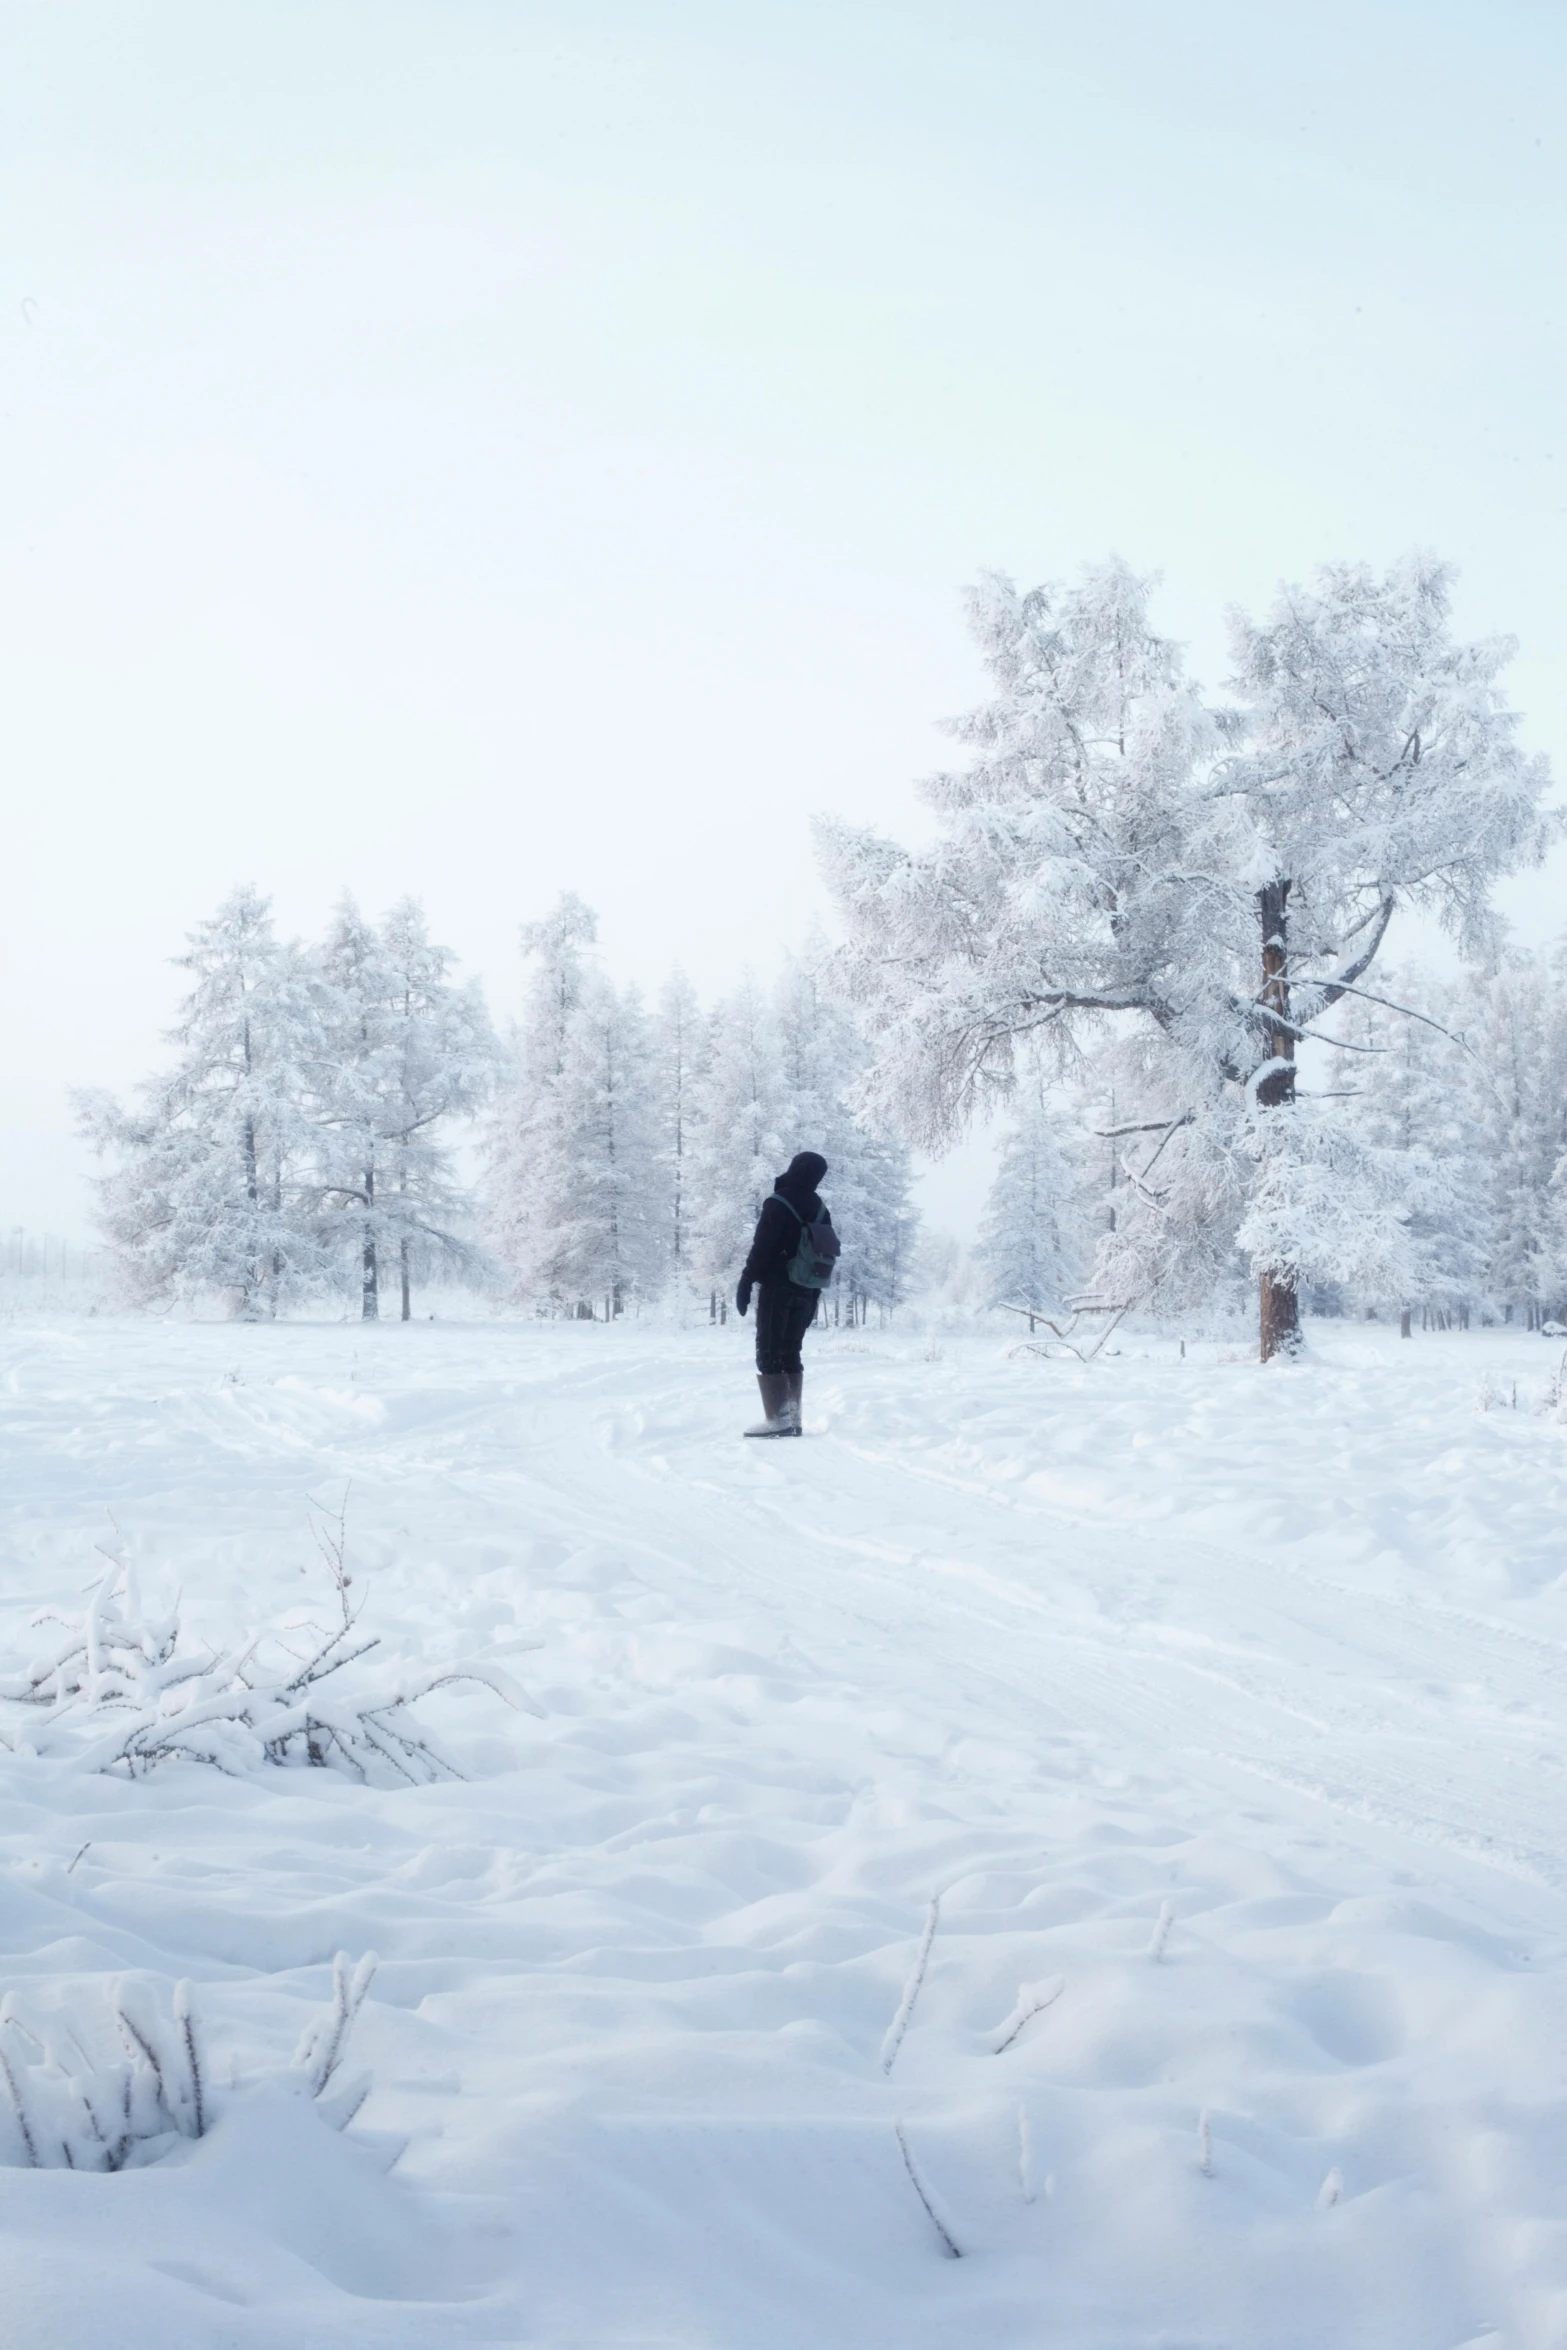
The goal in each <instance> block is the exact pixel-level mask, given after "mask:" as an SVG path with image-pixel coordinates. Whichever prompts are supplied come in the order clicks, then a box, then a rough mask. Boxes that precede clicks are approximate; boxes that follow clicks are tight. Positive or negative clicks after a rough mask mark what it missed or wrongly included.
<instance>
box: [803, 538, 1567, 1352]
mask: <svg viewBox="0 0 1567 2350" xmlns="http://www.w3.org/2000/svg"><path fill="white" fill-rule="evenodd" d="M1150 588H1151V582H1149V581H1147V580H1145V579H1140V578H1138V577H1136V576H1135V575H1134V574H1133V573H1131V572H1130V571H1129V570H1128V569H1127V568H1126V567H1125V566H1124V565H1122V564H1119V563H1110V564H1107V565H1104V566H1102V567H1100V568H1099V569H1097V570H1092V571H1090V572H1088V573H1087V574H1086V575H1085V576H1084V578H1083V580H1082V581H1081V582H1080V584H1079V585H1078V586H1076V587H1074V588H1063V587H1053V586H1050V587H1040V588H1035V589H1031V590H1029V591H1027V592H1026V593H1019V591H1018V590H1017V589H1016V588H1014V587H1013V586H1012V584H1011V583H1010V581H1008V580H1006V579H1003V578H999V577H991V578H988V579H986V580H984V581H983V582H982V583H981V584H980V586H979V587H978V588H976V589H975V590H974V591H973V594H972V595H971V598H970V607H969V608H970V619H971V622H972V625H973V629H974V633H975V636H976V639H977V641H978V644H979V646H980V649H981V652H982V654H983V657H984V659H985V662H986V665H987V667H988V669H989V671H990V673H991V677H992V680H993V682H994V687H995V691H994V693H993V695H992V697H991V699H990V700H989V701H987V702H986V703H984V704H983V705H982V706H981V707H980V708H979V709H977V710H975V711H974V712H972V713H971V714H970V715H969V716H968V717H966V718H964V719H961V720H959V721H958V722H957V723H956V725H955V727H954V732H955V733H956V734H957V736H958V738H959V739H960V741H962V742H963V743H964V744H965V745H966V746H967V748H968V751H969V754H970V756H969V760H968V763H967V764H966V765H965V766H964V767H962V768H961V769H957V770H953V771H950V772H947V773H943V774H940V775H938V776H936V777H935V778H933V779H932V780H931V782H930V783H929V784H928V785H927V786H926V787H925V795H926V797H927V799H928V800H929V801H930V803H931V804H932V806H933V808H934V809H935V812H936V816H937V822H938V834H937V838H936V840H935V841H934V843H933V844H932V845H931V846H929V847H928V848H924V849H920V850H913V851H911V850H906V849H904V848H901V847H900V846H898V845H897V844H896V843H894V842H891V841H887V840H884V839H881V838H878V837H877V836H874V835H871V834H867V833H862V832H854V831H851V830H849V829H848V828H846V827H843V826H828V827H825V828H824V841H823V845H824V851H825V855H826V860H827V865H828V871H829V876H830V878H831V881H832V884H833V886H834V889H835V891H836V894H837V896H838V899H839V902H840V905H841V907H842V909H843V915H844V920H845V925H846V929H847V934H848V936H847V944H846V947H845V949H844V953H843V958H842V969H843V972H844V976H845V979H846V981H847V984H848V985H849V987H850V989H851V991H852V992H853V994H854V995H855V996H856V997H857V999H858V1000H859V1001H860V1002H861V1004H862V1005H864V1006H865V1007H866V1009H867V1010H868V1011H869V1013H870V1015H871V1017H872V1020H873V1022H874V1026H875V1032H876V1035H877V1038H878V1054H877V1061H876V1066H875V1070H874V1073H873V1077H872V1081H871V1094H872V1098H873V1099H874V1100H875V1101H877V1102H878V1103H879V1105H880V1107H881V1109H882V1112H883V1114H884V1115H885V1116H887V1117H889V1118H894V1119H897V1120H899V1121H900V1122H901V1123H902V1125H903V1127H904V1129H905V1131H906V1132H908V1133H910V1135H911V1136H912V1137H913V1138H914V1139H916V1140H919V1141H923V1142H926V1143H928V1144H933V1145H938V1146H939V1145H941V1144H943V1143H945V1142H946V1141H948V1140H950V1139H951V1138H952V1137H953V1136H954V1135H955V1134H956V1133H957V1132H958V1131H959V1130H960V1129H961V1128H962V1127H963V1125H964V1124H965V1123H966V1122H967V1120H968V1118H969V1117H970V1116H971V1114H972V1113H973V1111H974V1110H975V1109H976V1108H978V1107H980V1106H982V1105H984V1104H985V1103H986V1102H987V1101H989V1100H991V1099H993V1098H994V1097H996V1096H997V1095H1004V1094H1006V1093H1008V1092H1010V1090H1011V1088H1012V1086H1013V1083H1014V1079H1015V1074H1016V1068H1017V1061H1016V1054H1017V1051H1018V1047H1019V1046H1020V1044H1021V1043H1022V1042H1023V1041H1024V1040H1025V1039H1026V1040H1028V1042H1029V1043H1030V1045H1031V1046H1032V1047H1035V1048H1037V1047H1038V1046H1040V1045H1041V1044H1054V1046H1055V1047H1056V1048H1057V1050H1058V1052H1059V1053H1060V1055H1061V1057H1062V1059H1063V1061H1064V1062H1065V1063H1067V1064H1068V1065H1070V1064H1072V1063H1073V1062H1074V1061H1080V1060H1081V1059H1082V1058H1083V1056H1084V1055H1085V1054H1087V1053H1088V1052H1090V1051H1098V1052H1101V1053H1102V1052H1103V1051H1104V1049H1105V1047H1106V1045H1107V1044H1108V1045H1109V1047H1110V1051H1111V1055H1112V1061H1113V1074H1114V1081H1115V1087H1116V1098H1117V1101H1118V1103H1122V1104H1125V1105H1126V1115H1125V1119H1124V1128H1125V1131H1124V1134H1123V1136H1122V1137H1121V1139H1122V1140H1123V1141H1124V1143H1125V1146H1126V1147H1125V1157H1124V1160H1123V1166H1124V1170H1125V1173H1126V1176H1127V1188H1126V1195H1125V1197H1126V1207H1125V1209H1124V1211H1121V1212H1119V1213H1118V1217H1117V1224H1116V1230H1115V1233H1114V1235H1113V1236H1111V1238H1110V1239H1109V1241H1108V1242H1107V1243H1106V1246H1105V1248H1104V1251H1103V1253H1102V1255H1101V1260H1100V1265H1101V1280H1102V1282H1103V1283H1104V1285H1105V1290H1106V1296H1107V1300H1108V1299H1109V1298H1110V1296H1111V1294H1112V1293H1113V1292H1129V1293H1134V1294H1138V1295H1141V1296H1145V1297H1158V1296H1160V1295H1163V1296H1167V1297H1169V1296H1174V1295H1177V1294H1179V1293H1180V1292H1181V1290H1182V1288H1183V1287H1185V1288H1186V1289H1188V1290H1190V1289H1194V1288H1198V1287H1201V1286H1205V1285H1207V1284H1208V1283H1209V1282H1210V1281H1211V1280H1212V1278H1213V1277H1214V1274H1215V1272H1216V1271H1222V1270H1224V1269H1227V1268H1228V1266H1229V1265H1230V1264H1231V1263H1232V1262H1233V1261H1234V1258H1235V1252H1236V1250H1237V1249H1239V1250H1240V1251H1241V1252H1242V1254H1243V1256H1244V1258H1245V1260H1246V1261H1248V1262H1249V1264H1250V1266H1251V1269H1252V1273H1253V1276H1254V1277H1255V1278H1256V1280H1257V1282H1258V1286H1259V1294H1260V1308H1261V1335H1262V1351H1263V1354H1264V1357H1266V1356H1267V1355H1269V1354H1272V1353H1273V1352H1275V1351H1277V1350H1278V1349H1280V1348H1284V1349H1288V1348H1290V1347H1292V1346H1293V1344H1294V1343H1295V1341H1296V1335H1297V1330H1298V1308H1297V1302H1296V1301H1297V1295H1298V1290H1299V1286H1300V1284H1301V1283H1302V1282H1303V1281H1308V1280H1312V1279H1320V1278H1334V1277H1336V1275H1337V1273H1338V1272H1339V1271H1340V1270H1341V1267H1342V1260H1343V1259H1344V1258H1345V1257H1346V1255H1347V1256H1350V1257H1353V1258H1354V1259H1355V1260H1356V1262H1357V1263H1358V1264H1360V1265H1361V1266H1362V1267H1369V1266H1371V1265H1372V1264H1373V1263H1374V1260H1375V1258H1376V1253H1377V1248H1378V1246H1379V1245H1380V1241H1381V1240H1383V1239H1386V1238H1388V1237H1389V1236H1390V1235H1392V1233H1393V1227H1394V1225H1395V1224H1396V1221H1397V1217H1396V1210H1395V1204H1394V1203H1393V1202H1391V1201H1390V1200H1389V1199H1388V1198H1387V1197H1386V1195H1385V1193H1384V1192H1383V1190H1382V1189H1381V1187H1380V1184H1379V1180H1378V1168H1377V1165H1376V1163H1375V1162H1374V1161H1373V1160H1372V1159H1371V1158H1370V1157H1369V1155H1368V1154H1367V1153H1366V1152H1365V1151H1364V1150H1363V1149H1361V1148H1360V1147H1359V1146H1358V1143H1357V1138H1356V1136H1355V1135H1354V1133H1353V1131H1351V1130H1350V1129H1349V1127H1348V1126H1347V1125H1346V1123H1345V1122H1344V1121H1343V1120H1341V1119H1338V1118H1336V1116H1335V1115H1334V1105H1333V1104H1331V1103H1329V1102H1326V1101H1323V1100H1317V1099H1306V1098H1303V1097H1302V1093H1301V1090H1300V1089H1299V1088H1298V1087H1297V1081H1296V1062H1297V1050H1298V1046H1299V1044H1300V1042H1301V1041H1302V1039H1303V1038H1305V1037H1306V1036H1309V1035H1312V1034H1314V1033H1319V1032H1320V1031H1321V1028H1322V1023H1323V1020H1324V1015H1325V1014H1327V1013H1328V1012H1329V1011H1330V1010H1331V1009H1332V1007H1333V1006H1334V1005H1335V1004H1336V1003H1338V1002H1339V1001H1340V1000H1341V999H1342V998H1343V997H1344V996H1345V995H1346V994H1347V993H1350V992H1352V991H1355V990H1364V989H1365V983H1366V981H1367V980H1368V978H1369V977H1370V976H1371V974H1372V971H1373V966H1374V965H1375V963H1376V959H1377V956H1378V954H1379V952H1380V951H1381V949H1382V947H1383V944H1384V942H1385V940H1386V939H1387V937H1388V934H1389V931H1390V928H1391V926H1392V924H1393V921H1394V918H1395V916H1396V915H1397V914H1398V912H1399V911H1400V909H1401V908H1402V909H1409V908H1421V909H1424V910H1425V911H1427V912H1430V913H1433V914H1434V915H1435V916H1436V917H1437V918H1438V919H1439V920H1440V921H1442V922H1443V923H1444V924H1446V925H1447V927H1448V928H1449V929H1450V930H1451V931H1452V932H1453V934H1454V935H1455V937H1456V938H1457V939H1458V940H1459V942H1460V944H1461V945H1462V946H1464V947H1465V948H1466V949H1473V948H1475V947H1477V946H1479V945H1480V944H1482V943H1483V942H1484V940H1485V939H1486V937H1487V935H1488V924H1489V913H1488V891H1489V887H1490V884H1491V883H1492V881H1493V880H1494V879H1495V878H1496V876H1498V875H1499V874H1501V873H1503V872H1506V871H1508V870H1510V869H1512V868H1513V867H1514V866H1516V865H1518V864H1520V863H1522V862H1524V861H1526V860H1528V859H1529V858H1531V857H1533V856H1537V855H1538V854H1539V852H1540V850H1541V848H1542V846H1543V843H1544V840H1545V837H1546V827H1545V825H1544V824H1543V822H1542V820H1541V817H1540V814H1539V805H1538V804H1539V800H1540V797H1541V794H1542V792H1543V790H1544V788H1545V784H1546V781H1547V774H1546V769H1545V766H1544V762H1543V761H1540V760H1530V759H1528V758H1526V757H1525V756H1524V755H1523V753H1522V752H1521V751H1520V750H1519V748H1518V745H1517V742H1516V722H1515V719H1514V717H1513V715H1512V713H1511V712H1510V711H1509V710H1508V709H1507V708H1506V707H1505V705H1504V703H1503V701H1502V699H1501V696H1500V692H1499V690H1498V686H1497V678H1498V675H1499V672H1500V670H1501V668H1502V667H1503V665H1504V663H1505V661H1506V659H1507V658H1508V655H1509V652H1510V650H1511V648H1510V646H1509V645H1508V644H1506V643H1503V642H1492V643H1487V644H1480V645H1463V644H1458V643H1455V642H1454V641H1453V638H1452V636H1451V633H1450V630H1449V625H1448V606H1449V577H1448V574H1447V573H1446V572H1445V571H1444V570H1443V568H1442V567H1441V566H1440V565H1438V564H1435V563H1433V562H1430V561H1428V560H1425V559H1422V558H1416V559H1410V560H1409V561H1407V562H1404V563H1402V564H1399V565H1397V566H1395V568H1394V569H1393V570H1392V571H1390V572H1389V573H1387V574H1386V575H1385V576H1383V577H1378V576H1376V575H1375V574H1373V573H1372V572H1371V571H1369V570H1368V569H1367V568H1366V567H1364V566H1359V565H1341V566H1337V567H1334V568H1331V569H1328V570H1325V571H1323V572H1322V573H1320V574H1319V576H1318V580H1317V584H1316V586H1315V587H1314V588H1312V589H1310V590H1307V589H1300V588H1293V589H1286V590H1283V591H1281V593H1280V595H1279V597H1278V599H1277V601H1276V603H1275V605H1274V607H1273V609H1272V610H1271V612H1270V613H1269V614H1268V616H1267V618H1266V619H1265V620H1264V621H1262V622H1260V623H1253V622H1250V621H1247V620H1245V619H1243V618H1236V619H1235V620H1234V622H1233V624H1232V628H1233V638H1234V645H1235V655H1236V673H1235V677H1234V679H1233V681H1232V699H1231V700H1230V701H1229V702H1228V703H1226V704H1225V705H1224V706H1223V707H1210V706H1208V705H1206V704H1205V703H1204V702H1203V700H1202V698H1201V697H1200V696H1199V694H1198V692H1197V691H1196V689H1195V687H1194V686H1192V685H1191V684H1190V683H1189V682H1188V681H1187V680H1186V679H1185V678H1184V676H1183V674H1182V666H1181V660H1180V655H1179V652H1178V649H1177V648H1176V647H1175V646H1174V645H1173V644H1172V643H1170V642H1169V641H1168V640H1166V639H1164V638H1161V637H1160V636H1159V635H1157V634H1156V633H1155V631H1154V630H1153V629H1152V627H1151V626H1150V623H1149V618H1148V602H1149V594H1150ZM1366 992H1370V991H1369V990H1367V991H1366ZM1115 1302H1120V1299H1119V1297H1117V1298H1116V1299H1115Z"/></svg>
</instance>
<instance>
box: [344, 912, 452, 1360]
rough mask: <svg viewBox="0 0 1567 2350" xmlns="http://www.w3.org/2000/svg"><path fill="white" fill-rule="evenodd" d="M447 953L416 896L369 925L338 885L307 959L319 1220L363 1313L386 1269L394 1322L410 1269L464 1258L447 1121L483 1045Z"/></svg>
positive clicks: (376, 1309) (377, 1295)
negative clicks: (346, 1261) (312, 957)
mask: <svg viewBox="0 0 1567 2350" xmlns="http://www.w3.org/2000/svg"><path fill="white" fill-rule="evenodd" d="M452 960H453V958H452V955H451V953H450V950H449V949H447V948H445V947H441V946H437V945H436V944H435V943H434V942H433V941H432V940H431V938H430V935H429V932H428V929H427V928H426V925H425V919H424V914H423V912H422V910H421V908H420V906H419V904H418V902H417V901H416V900H415V899H412V898H405V899H404V900H403V901H402V903H401V904H400V905H398V906H396V907H395V908H394V909H393V911H392V912H391V913H390V914H389V915H388V916H387V917H386V919H385V921H384V922H382V923H381V924H379V925H378V926H377V925H374V924H371V923H369V922H367V921H366V920H365V919H364V917H363V915H362V914H361V913H360V912H359V909H358V907H357V906H356V905H355V903H354V901H353V899H352V898H351V897H347V896H345V897H344V898H343V900H342V902H341V903H340V905H339V906H338V909H337V912H336V914H335V916H334V917H333V921H332V925H331V928H330V930H329V932H328V934H327V938H326V941H325V944H324V945H323V947H322V949H321V952H320V954H319V956H318V957H317V958H316V962H315V967H314V977H315V982H316V1034H315V1050H314V1058H313V1068H312V1077H313V1098H312V1103H311V1108H312V1113H313V1118H314V1123H315V1127H316V1132H317V1146H316V1147H317V1173H318V1182H319V1188H320V1196H321V1200H322V1203H323V1207H324V1210H325V1213H324V1215H323V1219H322V1230H323V1232H324V1233H326V1234H327V1235H328V1236H337V1237H338V1238H339V1241H340V1243H341V1241H342V1239H344V1238H346V1241H347V1254H348V1256H349V1257H350V1258H351V1260H352V1263H353V1268H354V1277H355V1283H356V1286H357V1289H358V1292H359V1298H360V1312H361V1315H362V1316H363V1318H364V1319H365V1320H367V1321H374V1320H375V1319H377V1317H378V1316H379V1313H380V1310H381V1309H380V1299H381V1291H382V1287H383V1284H384V1283H385V1282H386V1281H387V1280H389V1279H391V1278H392V1277H393V1276H394V1275H395V1278H396V1280H397V1283H398V1288H399V1292H400V1303H401V1310H402V1318H403V1320H404V1321H405V1322H406V1321H407V1320H408V1319H409V1316H410V1314H411V1312H412V1284H413V1278H414V1275H415V1273H416V1272H417V1273H419V1274H421V1275H423V1274H425V1273H426V1272H428V1271H429V1270H430V1269H431V1268H432V1267H434V1266H435V1265H437V1264H444V1265H447V1266H449V1267H451V1268H453V1269H458V1268H465V1267H470V1266H472V1265H473V1264H475V1262H476V1261H477V1260H476V1255H475V1251H474V1249H473V1246H472V1243H471V1242H470V1241H469V1240H468V1238H467V1237H466V1228H467V1227H468V1226H469V1225H470V1224H471V1220H472V1208H471V1204H470V1202H469V1200H468V1198H467V1195H466V1193H465V1192H464V1191H463V1189H462V1187H461V1186H460V1185H459V1184H458V1183H457V1181H456V1179H455V1177H454V1174H453V1169H452V1144H451V1127H452V1125H453V1123H454V1121H456V1120H457V1119H460V1118H466V1117H469V1116H471V1115H472V1114H473V1113H474V1112H475V1111H476V1110H477V1109H478V1108H479V1106H480V1104H481V1103H482V1101H483V1100H484V1098H485V1095H486V1093H487V1091H488V1089H489V1086H490V1083H491V1081H492V1078H493V1073H494V1060H495V1045H494V1039H493V1036H492V1033H491V1029H490V1022H489V1015H488V1013H487V1012H486V1010H485V1007H484V1001H483V997H482V995H481V994H480V992H479V989H478V986H477V983H475V982H469V983H468V984H467V985H466V986H458V985H457V984H456V983H455V982H454V981H453V980H452V979H450V978H449V977H448V972H449V970H450V967H451V963H452ZM337 1253H338V1254H340V1255H341V1254H342V1253H343V1252H342V1249H341V1245H340V1247H339V1250H338V1252H337Z"/></svg>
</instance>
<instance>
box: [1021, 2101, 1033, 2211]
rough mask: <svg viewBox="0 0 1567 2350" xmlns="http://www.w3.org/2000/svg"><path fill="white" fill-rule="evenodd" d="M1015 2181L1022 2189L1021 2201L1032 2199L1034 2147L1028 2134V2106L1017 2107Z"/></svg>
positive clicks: (1028, 2201)
mask: <svg viewBox="0 0 1567 2350" xmlns="http://www.w3.org/2000/svg"><path fill="white" fill-rule="evenodd" d="M1017 2183H1018V2185H1019V2186H1020V2187H1021V2188H1022V2190H1023V2201H1024V2202H1025V2203H1032V2202H1033V2200H1034V2147H1033V2141H1032V2139H1031V2138H1030V2136H1029V2129H1028V2107H1027V2106H1026V2105H1020V2106H1019V2107H1018V2109H1017Z"/></svg>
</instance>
